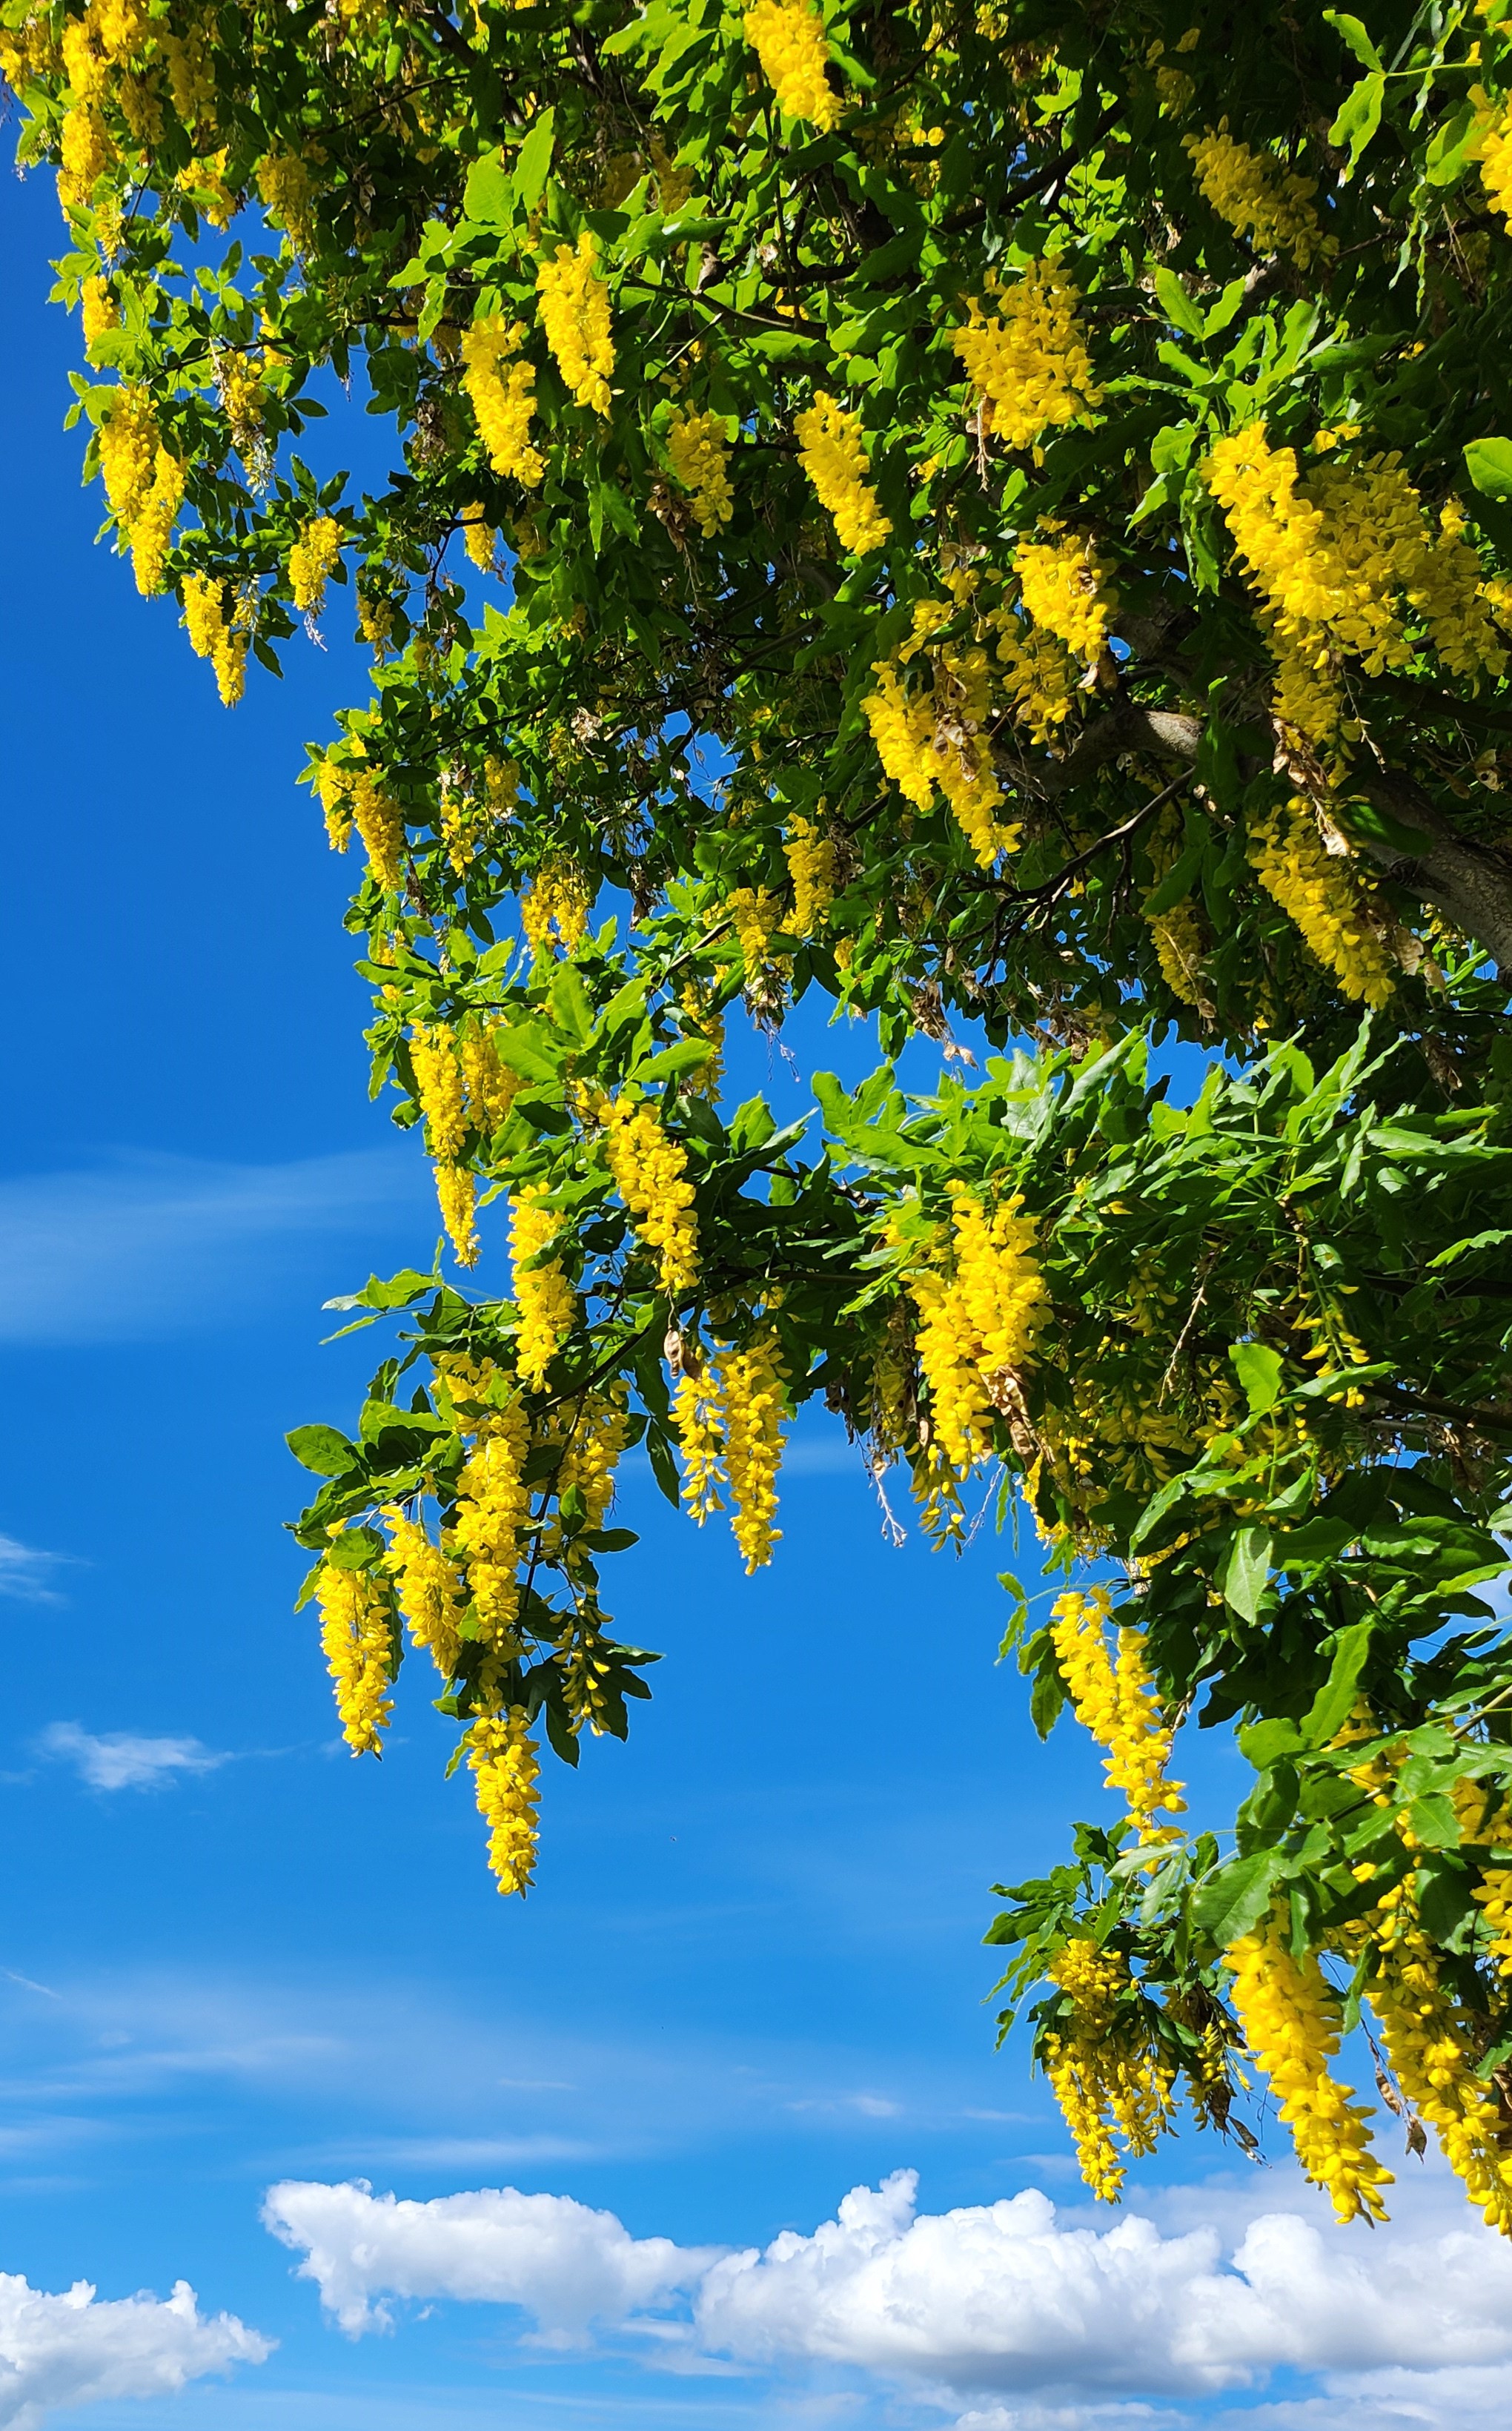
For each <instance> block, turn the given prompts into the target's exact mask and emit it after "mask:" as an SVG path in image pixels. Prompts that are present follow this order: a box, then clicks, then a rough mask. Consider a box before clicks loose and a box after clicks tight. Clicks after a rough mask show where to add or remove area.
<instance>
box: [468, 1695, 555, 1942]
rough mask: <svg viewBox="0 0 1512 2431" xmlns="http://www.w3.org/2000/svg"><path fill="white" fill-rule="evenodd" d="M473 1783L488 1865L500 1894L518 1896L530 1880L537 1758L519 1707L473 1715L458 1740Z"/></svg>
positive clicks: (537, 1791) (537, 1788)
mask: <svg viewBox="0 0 1512 2431" xmlns="http://www.w3.org/2000/svg"><path fill="white" fill-rule="evenodd" d="M463 1745H464V1746H465V1747H466V1749H467V1761H468V1765H469V1768H470V1769H471V1771H472V1773H473V1775H474V1781H475V1783H476V1787H477V1804H478V1813H479V1814H480V1815H481V1816H482V1818H483V1820H484V1822H485V1823H486V1824H487V1825H488V1827H489V1870H490V1873H493V1874H495V1875H496V1876H497V1877H498V1884H499V1894H500V1897H501V1898H505V1899H507V1898H508V1896H509V1895H510V1893H511V1892H514V1891H518V1892H519V1893H520V1895H521V1897H522V1898H523V1896H524V1894H525V1892H526V1891H527V1890H528V1889H529V1888H530V1886H531V1883H532V1881H533V1880H534V1879H535V1871H536V1842H537V1830H538V1826H537V1816H536V1809H537V1807H538V1805H539V1804H540V1754H539V1752H538V1750H537V1747H536V1742H535V1740H534V1739H533V1738H532V1737H531V1735H530V1733H529V1730H528V1729H527V1727H526V1723H525V1717H524V1711H523V1707H521V1706H519V1705H514V1706H511V1707H510V1709H509V1711H508V1713H507V1714H482V1715H479V1717H478V1718H477V1720H476V1721H474V1723H473V1724H472V1726H471V1728H470V1729H469V1731H468V1733H467V1736H466V1738H465V1740H464V1741H463Z"/></svg>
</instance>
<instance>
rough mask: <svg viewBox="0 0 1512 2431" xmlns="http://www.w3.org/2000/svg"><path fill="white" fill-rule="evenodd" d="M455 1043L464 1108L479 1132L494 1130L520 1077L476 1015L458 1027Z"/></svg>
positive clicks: (514, 1095) (502, 1119)
mask: <svg viewBox="0 0 1512 2431" xmlns="http://www.w3.org/2000/svg"><path fill="white" fill-rule="evenodd" d="M457 1052H458V1054H459V1055H460V1057H461V1063H462V1080H463V1082H464V1085H465V1087H466V1091H467V1105H468V1112H469V1114H470V1115H472V1118H473V1121H474V1124H475V1125H476V1127H477V1129H478V1130H479V1131H480V1132H496V1131H497V1130H498V1128H499V1126H500V1124H501V1123H503V1122H507V1120H508V1117H509V1111H510V1108H511V1107H512V1106H513V1104H514V1101H515V1099H516V1098H517V1097H518V1096H519V1094H520V1091H521V1089H522V1088H523V1085H524V1083H523V1080H522V1077H521V1075H520V1074H519V1073H518V1072H517V1071H515V1069H514V1067H513V1066H512V1065H508V1064H506V1063H505V1062H504V1060H503V1058H502V1057H501V1056H500V1054H499V1052H498V1049H497V1048H495V1046H494V1044H493V1038H492V1034H491V1032H490V1030H489V1029H488V1027H487V1026H486V1025H485V1024H484V1023H483V1022H481V1021H479V1020H477V1019H476V1018H474V1020H472V1021H470V1022H469V1024H468V1026H467V1028H466V1029H465V1030H464V1031H462V1032H461V1034H460V1036H459V1037H458V1038H457Z"/></svg>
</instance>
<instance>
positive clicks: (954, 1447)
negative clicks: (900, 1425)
mask: <svg viewBox="0 0 1512 2431" xmlns="http://www.w3.org/2000/svg"><path fill="white" fill-rule="evenodd" d="M949 1186H950V1193H951V1199H952V1207H951V1235H950V1236H949V1237H948V1238H946V1239H944V1240H941V1239H940V1238H939V1236H937V1238H936V1240H935V1242H934V1245H933V1247H932V1249H930V1250H929V1251H928V1252H927V1253H926V1254H925V1255H924V1256H923V1257H922V1258H921V1257H919V1256H918V1255H917V1254H916V1255H915V1257H914V1259H913V1261H912V1262H911V1263H910V1265H909V1266H907V1267H906V1270H905V1274H904V1282H905V1283H906V1288H907V1291H908V1294H909V1297H910V1298H911V1299H913V1301H914V1303H915V1305H916V1306H917V1308H918V1310H919V1313H920V1316H921V1319H922V1323H921V1326H920V1330H919V1364H920V1366H921V1367H922V1371H923V1376H924V1382H925V1383H926V1384H927V1385H928V1387H929V1417H930V1432H931V1437H932V1440H933V1441H934V1442H935V1443H936V1444H937V1445H938V1446H939V1450H940V1451H941V1452H942V1454H943V1455H944V1457H945V1458H946V1459H947V1460H948V1461H949V1463H950V1465H951V1467H953V1468H954V1469H955V1471H956V1472H957V1473H958V1474H960V1475H964V1474H965V1473H966V1471H967V1470H969V1469H971V1468H972V1467H975V1465H976V1463H977V1462H978V1461H979V1460H985V1459H986V1458H987V1456H988V1454H989V1451H990V1450H991V1449H992V1442H991V1429H992V1420H993V1417H994V1414H995V1411H996V1408H997V1401H996V1399H995V1396H996V1395H998V1394H1001V1393H1002V1392H1003V1391H1004V1390H1005V1388H1006V1387H1008V1386H1009V1385H1010V1384H1011V1381H1012V1379H1013V1377H1014V1375H1015V1374H1016V1372H1017V1371H1018V1370H1019V1369H1020V1368H1022V1366H1024V1365H1025V1363H1026V1362H1027V1361H1028V1360H1029V1358H1030V1357H1031V1356H1032V1354H1033V1350H1034V1343H1035V1337H1036V1335H1037V1334H1038V1330H1039V1327H1040V1325H1041V1324H1042V1323H1043V1320H1044V1311H1045V1302H1046V1299H1047V1298H1048V1295H1047V1293H1046V1291H1045V1285H1044V1279H1043V1277H1042V1276H1041V1274H1040V1272H1039V1266H1038V1260H1037V1258H1036V1255H1035V1230H1034V1224H1033V1221H1032V1220H1031V1218H1030V1217H1028V1216H1024V1215H1022V1213H1021V1210H1022V1205H1023V1201H1022V1199H1021V1198H1019V1197H1018V1196H1017V1195H1015V1196H1014V1197H1013V1198H1011V1199H1005V1201H1004V1203H1003V1205H1002V1206H1001V1207H999V1208H998V1209H996V1210H995V1212H994V1213H993V1214H992V1215H990V1216H989V1214H988V1212H987V1210H986V1208H985V1207H984V1206H983V1203H982V1201H981V1199H979V1198H977V1197H976V1196H975V1194H974V1193H973V1192H972V1191H971V1190H969V1189H968V1188H967V1186H966V1184H965V1183H964V1182H952V1183H951V1184H950V1185H949ZM891 1237H892V1238H893V1240H894V1241H895V1242H897V1241H899V1240H901V1235H900V1234H899V1233H898V1232H897V1231H896V1229H895V1227H894V1228H893V1229H892V1233H891Z"/></svg>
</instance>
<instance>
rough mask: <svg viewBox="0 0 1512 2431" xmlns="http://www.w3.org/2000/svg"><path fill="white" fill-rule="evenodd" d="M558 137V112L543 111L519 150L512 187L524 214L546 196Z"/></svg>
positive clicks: (469, 214)
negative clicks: (543, 195)
mask: <svg viewBox="0 0 1512 2431" xmlns="http://www.w3.org/2000/svg"><path fill="white" fill-rule="evenodd" d="M556 134H557V112H556V109H555V108H551V109H543V110H542V111H541V113H540V117H539V118H538V119H537V121H536V123H535V125H534V126H533V127H532V128H531V130H530V132H529V134H528V135H527V136H526V137H525V140H524V142H523V143H522V144H521V146H520V151H519V155H518V157H517V159H516V160H515V164H514V176H513V179H512V180H511V184H512V189H513V197H514V200H515V202H516V203H517V204H518V205H519V207H520V209H521V210H523V211H533V210H535V208H536V205H537V204H538V203H539V202H540V197H541V195H542V194H543V193H544V192H545V189H546V178H547V176H548V175H549V173H550V170H551V155H552V146H553V143H555V141H556ZM469 182H471V180H470V181H469ZM473 216H474V213H473V210H472V207H471V205H469V207H468V217H469V219H471V218H472V217H473Z"/></svg>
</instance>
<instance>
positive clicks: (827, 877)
mask: <svg viewBox="0 0 1512 2431" xmlns="http://www.w3.org/2000/svg"><path fill="white" fill-rule="evenodd" d="M820 808H821V810H822V808H823V804H822V803H821V804H820ZM783 857H784V859H785V860H786V862H787V863H788V875H789V878H790V879H791V880H792V916H791V919H790V921H789V924H788V925H789V927H790V928H791V930H792V931H793V934H794V935H795V936H798V937H812V936H813V935H815V934H816V932H817V931H818V930H821V929H822V928H823V927H824V925H825V923H826V922H827V920H828V917H829V907H830V905H831V904H832V903H833V901H834V900H835V879H836V866H837V854H836V850H835V845H834V841H833V839H832V838H831V837H829V836H826V835H825V834H824V833H823V831H822V830H821V829H820V828H818V827H816V826H815V824H814V822H813V820H812V819H805V818H796V819H794V820H793V822H792V825H791V828H790V829H789V833H788V838H787V842H786V843H785V844H784V846H783Z"/></svg>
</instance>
